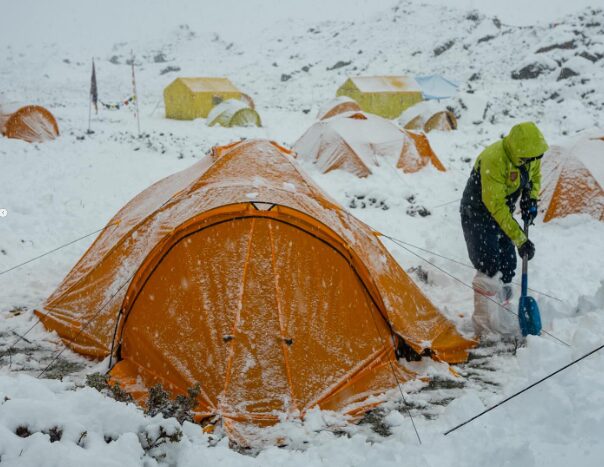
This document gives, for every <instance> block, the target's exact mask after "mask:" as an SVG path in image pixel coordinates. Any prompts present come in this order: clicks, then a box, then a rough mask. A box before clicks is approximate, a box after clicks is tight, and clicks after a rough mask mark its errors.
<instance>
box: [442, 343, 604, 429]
mask: <svg viewBox="0 0 604 467" xmlns="http://www.w3.org/2000/svg"><path fill="white" fill-rule="evenodd" d="M602 349H604V344H602V345H601V346H599V347H597V348H595V349H593V350H591V351H589V352H587V353H586V354H585V355H583V356H581V357H579V358H577V359H576V360H573V361H572V362H570V363H569V364H567V365H564V366H563V367H562V368H559V369H557V370H556V371H554V372H553V373H550V374H549V375H547V376H544V377H543V378H541V379H540V380H539V381H535V382H534V383H533V384H530V385H529V386H527V387H525V388H524V389H521V390H520V391H518V392H516V393H514V394H512V395H511V396H509V397H506V398H505V399H503V400H502V401H501V402H498V403H497V404H495V405H492V406H491V407H489V408H487V409H485V410H483V411H482V412H480V413H479V414H476V415H474V416H473V417H472V418H469V419H468V420H466V421H465V422H463V423H460V424H459V425H456V426H454V427H453V428H451V429H449V430H447V431H445V432H444V433H443V434H444V435H445V436H447V435H448V434H449V433H453V432H454V431H455V430H457V429H459V428H461V427H463V426H465V425H467V424H468V423H470V422H472V421H474V420H476V419H477V418H480V417H482V416H483V415H484V414H486V413H488V412H490V411H491V410H493V409H496V408H497V407H499V406H501V405H503V404H505V403H506V402H508V401H510V400H512V399H514V398H515V397H516V396H519V395H520V394H522V393H524V392H526V391H528V390H529V389H532V388H534V387H535V386H537V385H539V384H541V383H543V382H544V381H546V380H548V379H549V378H551V377H552V376H555V375H557V374H558V373H560V372H562V371H564V370H566V369H567V368H570V367H571V366H573V365H575V364H576V363H579V362H580V361H581V360H584V359H586V358H587V357H589V356H590V355H593V354H595V353H596V352H599V351H600V350H602Z"/></svg>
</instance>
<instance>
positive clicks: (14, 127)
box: [0, 104, 59, 143]
mask: <svg viewBox="0 0 604 467" xmlns="http://www.w3.org/2000/svg"><path fill="white" fill-rule="evenodd" d="M0 133H2V135H4V136H6V137H7V138H15V139H21V140H23V141H27V142H28V143H41V142H44V141H49V140H52V139H55V138H56V137H57V136H59V125H58V124H57V120H56V119H55V117H54V115H53V114H52V113H50V112H49V111H48V110H47V109H45V108H44V107H41V106H39V105H23V106H22V105H16V104H2V105H0Z"/></svg>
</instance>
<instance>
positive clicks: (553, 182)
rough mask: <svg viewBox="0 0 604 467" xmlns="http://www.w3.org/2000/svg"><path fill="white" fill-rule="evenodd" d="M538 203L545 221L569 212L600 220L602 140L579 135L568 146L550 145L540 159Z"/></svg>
mask: <svg viewBox="0 0 604 467" xmlns="http://www.w3.org/2000/svg"><path fill="white" fill-rule="evenodd" d="M541 174H542V175H541V177H542V183H541V185H542V190H541V195H540V197H541V206H543V207H544V210H545V213H544V218H543V220H544V221H545V222H547V221H550V220H552V219H555V218H557V217H564V216H568V215H569V214H581V213H583V214H589V215H590V216H592V217H593V218H595V219H598V220H600V221H604V189H603V187H604V142H603V141H602V140H600V139H598V138H585V137H583V138H581V139H580V140H579V141H578V142H576V143H575V144H574V145H573V146H570V147H568V148H562V147H559V146H557V147H553V148H552V149H551V150H550V151H548V153H547V154H545V157H544V158H543V159H542V160H541Z"/></svg>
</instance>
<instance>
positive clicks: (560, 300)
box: [383, 235, 564, 303]
mask: <svg viewBox="0 0 604 467" xmlns="http://www.w3.org/2000/svg"><path fill="white" fill-rule="evenodd" d="M383 236H384V237H387V238H390V239H391V240H392V237H388V236H387V235H383ZM397 240H398V241H399V242H401V243H403V244H405V245H407V246H410V247H413V248H416V249H418V250H421V251H424V252H426V253H430V254H431V255H434V256H438V257H439V258H442V259H446V260H447V261H450V262H452V263H455V264H459V265H460V266H464V267H466V268H469V269H475V268H474V266H472V265H471V264H468V263H464V262H463V261H459V260H457V259H454V258H448V257H447V256H444V255H441V254H440V253H436V252H434V251H431V250H427V249H425V248H422V247H420V246H417V245H414V244H412V243H409V242H404V241H403V240H401V239H397ZM512 284H514V285H516V286H518V287H520V283H519V282H514V281H512ZM528 289H529V290H530V291H531V292H535V293H536V294H539V295H543V296H544V297H548V298H551V299H553V300H557V301H559V302H561V303H564V300H562V299H560V298H558V297H554V296H553V295H549V294H547V293H545V292H541V291H540V290H537V289H533V288H531V287H529V288H528Z"/></svg>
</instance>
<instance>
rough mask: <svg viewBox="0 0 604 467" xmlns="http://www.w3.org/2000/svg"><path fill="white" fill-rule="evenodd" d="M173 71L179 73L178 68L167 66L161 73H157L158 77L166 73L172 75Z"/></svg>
mask: <svg viewBox="0 0 604 467" xmlns="http://www.w3.org/2000/svg"><path fill="white" fill-rule="evenodd" d="M173 71H180V67H179V66H172V65H170V66H167V67H166V68H164V69H163V70H162V71H160V72H159V74H160V75H165V74H166V73H172V72H173Z"/></svg>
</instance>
